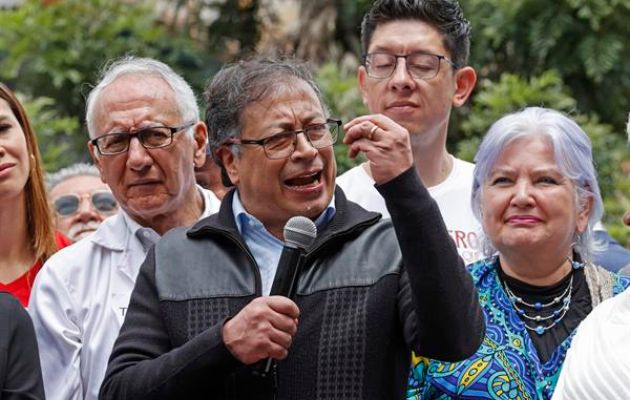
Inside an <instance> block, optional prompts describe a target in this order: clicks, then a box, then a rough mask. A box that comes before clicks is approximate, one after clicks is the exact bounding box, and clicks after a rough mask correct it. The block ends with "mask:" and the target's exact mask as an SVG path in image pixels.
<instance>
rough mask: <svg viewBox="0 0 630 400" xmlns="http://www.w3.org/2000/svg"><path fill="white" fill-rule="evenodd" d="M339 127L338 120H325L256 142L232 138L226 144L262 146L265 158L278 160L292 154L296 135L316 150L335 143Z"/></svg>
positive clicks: (295, 143)
mask: <svg viewBox="0 0 630 400" xmlns="http://www.w3.org/2000/svg"><path fill="white" fill-rule="evenodd" d="M340 126H341V121H340V120H336V119H327V120H326V122H325V123H323V124H313V125H309V126H306V127H304V129H300V130H298V131H288V132H282V133H277V134H275V135H271V136H268V137H266V138H262V139H258V140H254V139H238V138H232V139H229V140H228V141H227V142H226V144H236V145H241V144H253V145H257V146H262V147H263V150H264V151H265V155H266V156H267V158H269V159H272V160H279V159H282V158H287V157H289V156H290V155H291V154H293V152H294V151H295V147H296V145H297V135H298V134H300V133H303V134H304V135H305V136H306V138H307V139H308V141H309V143H310V144H311V146H313V147H314V148H316V149H323V148H324V147H328V146H332V145H333V144H335V142H337V137H338V135H339V127H340Z"/></svg>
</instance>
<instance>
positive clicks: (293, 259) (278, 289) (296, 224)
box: [269, 215, 317, 298]
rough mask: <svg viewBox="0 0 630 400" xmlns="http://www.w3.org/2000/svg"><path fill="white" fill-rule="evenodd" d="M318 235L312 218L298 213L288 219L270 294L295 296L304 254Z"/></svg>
mask: <svg viewBox="0 0 630 400" xmlns="http://www.w3.org/2000/svg"><path fill="white" fill-rule="evenodd" d="M316 237H317V227H315V224H314V223H313V221H311V220H310V219H308V218H306V217H302V216H300V215H298V216H296V217H293V218H291V219H289V220H288V221H287V223H286V224H285V225H284V247H283V248H282V254H281V255H280V260H279V261H278V268H276V274H275V276H274V278H273V284H272V285H271V291H270V292H269V295H270V296H275V295H279V296H285V297H288V298H293V296H294V295H295V290H296V287H295V286H296V284H297V282H296V281H297V278H298V275H299V273H300V271H299V270H300V267H301V266H302V265H301V264H302V261H303V260H302V256H303V255H304V251H305V250H306V249H307V248H309V247H310V246H311V245H312V244H313V242H314V241H315V238H316Z"/></svg>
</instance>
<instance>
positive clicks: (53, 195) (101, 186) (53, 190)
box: [46, 163, 118, 242]
mask: <svg viewBox="0 0 630 400" xmlns="http://www.w3.org/2000/svg"><path fill="white" fill-rule="evenodd" d="M46 186H47V187H48V194H49V196H50V199H51V201H52V204H53V208H54V210H55V224H56V227H57V229H58V230H59V231H60V232H61V233H63V234H64V235H66V236H67V237H68V239H70V240H72V241H73V242H76V241H78V240H79V239H82V238H84V237H86V236H87V235H89V234H90V233H92V232H94V231H95V230H96V228H98V226H99V225H100V224H101V222H103V220H104V219H105V218H107V217H109V216H112V215H114V214H115V213H116V211H118V202H117V201H116V199H115V198H114V195H113V194H112V192H111V190H109V186H107V185H106V184H105V183H103V181H101V177H100V175H99V172H98V169H97V168H96V167H95V166H94V165H90V164H85V163H76V164H72V165H70V166H68V167H65V168H62V169H60V170H59V171H57V172H54V173H50V174H46Z"/></svg>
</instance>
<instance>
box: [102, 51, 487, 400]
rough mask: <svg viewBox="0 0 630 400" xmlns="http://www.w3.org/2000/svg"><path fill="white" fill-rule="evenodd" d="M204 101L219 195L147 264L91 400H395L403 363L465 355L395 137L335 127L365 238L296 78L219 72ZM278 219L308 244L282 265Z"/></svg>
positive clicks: (432, 214) (461, 299) (477, 317)
mask: <svg viewBox="0 0 630 400" xmlns="http://www.w3.org/2000/svg"><path fill="white" fill-rule="evenodd" d="M205 99H206V102H207V108H206V120H207V121H206V122H207V124H208V130H209V135H210V144H211V146H212V147H213V152H214V155H215V157H216V160H217V162H218V164H219V165H220V166H221V168H222V173H223V176H224V178H225V180H226V181H227V180H229V181H230V183H231V184H233V185H234V186H235V188H236V189H235V190H231V191H230V192H229V193H228V194H227V195H226V196H225V198H224V199H223V203H222V205H221V209H220V211H219V213H218V214H216V215H213V216H211V217H209V218H206V219H204V220H201V221H200V222H199V223H197V224H196V225H195V226H193V227H192V228H188V229H178V230H174V231H171V232H170V233H169V234H167V235H166V236H165V237H164V238H163V239H162V240H160V241H159V242H158V243H157V244H156V246H155V247H154V248H153V249H152V250H151V251H150V252H149V254H148V256H147V259H146V260H145V262H144V264H143V266H142V268H141V271H140V275H139V277H138V280H137V283H136V287H135V289H134V292H133V294H132V297H131V302H130V305H129V309H128V311H127V316H126V319H125V322H124V324H123V327H122V329H121V332H120V336H119V337H118V340H117V341H116V344H115V346H114V350H113V353H112V356H111V358H110V362H109V366H108V369H107V374H106V378H105V381H104V383H103V386H102V388H101V394H100V398H102V399H163V398H172V399H180V398H181V399H187V400H188V399H197V398H199V399H296V400H297V399H401V398H403V397H404V393H405V389H406V384H407V373H408V369H409V363H410V360H409V358H410V354H411V353H410V350H414V351H415V352H416V354H419V355H423V356H426V357H429V358H434V359H440V360H448V361H456V360H461V359H464V358H466V357H467V356H469V355H470V354H472V353H473V352H474V351H475V350H476V348H477V347H478V346H479V344H480V342H481V338H482V334H483V330H484V324H483V316H482V314H481V311H480V308H479V305H478V301H477V295H476V292H475V289H474V287H473V284H472V280H471V278H470V277H469V275H468V274H467V272H466V271H465V269H464V265H463V262H462V260H461V259H460V258H459V257H458V255H457V249H456V248H455V246H454V244H453V242H452V240H450V238H449V235H448V232H447V230H446V228H445V226H444V223H443V221H442V219H441V216H440V212H439V209H438V207H437V205H436V203H435V202H434V201H433V200H432V199H431V197H430V195H429V194H428V192H427V190H426V188H425V187H424V186H423V185H422V182H421V181H420V179H419V177H418V175H417V174H416V172H415V170H414V168H413V166H412V163H413V160H412V156H411V148H410V144H409V137H408V135H406V134H404V133H402V132H401V131H400V130H397V129H392V128H394V127H395V126H396V125H395V124H393V123H392V122H391V121H390V120H389V119H387V117H384V116H381V115H376V116H371V117H369V118H368V117H366V118H365V119H364V120H362V121H358V123H357V121H356V120H355V123H354V124H353V126H352V127H348V128H349V129H348V132H347V135H346V139H345V140H346V142H348V143H351V145H350V152H351V155H352V156H354V155H356V154H358V153H359V152H362V153H364V154H365V155H366V157H367V159H368V160H369V161H370V163H371V170H372V172H373V175H374V180H375V181H376V188H377V189H378V190H379V192H380V193H381V194H382V196H383V197H384V199H385V201H386V204H387V207H388V210H389V212H390V214H391V218H392V219H391V221H389V220H386V221H383V220H382V219H381V217H380V214H377V213H372V212H368V211H365V210H364V209H362V208H361V207H359V206H357V205H356V204H354V203H351V202H349V201H347V200H346V199H345V196H344V194H343V191H341V190H340V189H339V188H336V187H335V175H336V163H335V158H334V151H333V144H334V143H335V142H336V140H337V137H338V135H339V130H340V125H341V122H340V121H337V120H334V119H331V118H330V116H329V115H328V110H327V108H326V106H325V104H324V101H323V99H322V96H321V93H320V91H319V89H318V88H317V86H316V85H315V83H314V82H313V79H312V77H311V75H310V74H309V73H308V71H307V70H306V68H304V67H303V66H302V65H299V64H296V63H293V62H288V61H281V60H266V59H260V58H255V59H251V60H248V61H242V62H239V63H237V64H233V65H229V66H226V67H224V68H223V69H222V70H221V71H220V72H219V73H218V74H217V75H216V76H215V77H214V79H213V80H212V82H211V83H210V84H209V86H208V87H207V89H206V92H205ZM295 216H303V217H306V218H307V219H308V220H311V221H312V222H313V223H314V225H315V228H314V229H313V233H314V232H315V229H316V230H317V234H316V238H315V240H314V242H313V243H312V244H310V245H309V244H308V243H306V244H305V245H304V248H303V249H302V250H299V251H298V254H297V255H294V256H290V255H289V252H291V251H293V250H290V248H291V245H290V243H289V240H287V237H285V236H288V234H287V235H285V228H286V229H287V230H291V229H294V228H292V226H293V225H292V224H290V223H287V221H289V220H290V219H291V218H293V217H295ZM305 229H307V230H308V229H310V228H305ZM313 236H314V235H313ZM283 248H284V250H283ZM293 248H295V246H294V247H293ZM298 248H299V246H298ZM290 259H292V260H293V261H286V260H290ZM280 260H285V261H280ZM296 268H298V269H297V270H296ZM276 270H277V271H276ZM287 281H288V282H293V285H292V286H293V287H292V288H291V287H290V286H291V285H288V286H287V285H284V284H282V282H287ZM280 286H284V287H289V289H285V290H281V291H279V293H278V294H280V295H277V293H273V292H272V287H274V288H276V287H280ZM270 294H271V295H270ZM287 296H288V297H287ZM269 359H271V360H276V361H275V362H269V361H268V360H269Z"/></svg>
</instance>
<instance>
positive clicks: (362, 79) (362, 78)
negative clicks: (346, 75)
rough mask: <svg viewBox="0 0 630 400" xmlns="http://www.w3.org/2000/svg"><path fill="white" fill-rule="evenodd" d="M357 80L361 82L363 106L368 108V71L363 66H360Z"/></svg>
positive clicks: (360, 89)
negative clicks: (366, 83)
mask: <svg viewBox="0 0 630 400" xmlns="http://www.w3.org/2000/svg"><path fill="white" fill-rule="evenodd" d="M357 80H358V81H359V91H360V92H361V99H363V104H365V105H366V106H367V91H366V89H365V81H366V80H367V71H366V70H365V67H364V66H363V65H360V66H359V70H358V71H357Z"/></svg>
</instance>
